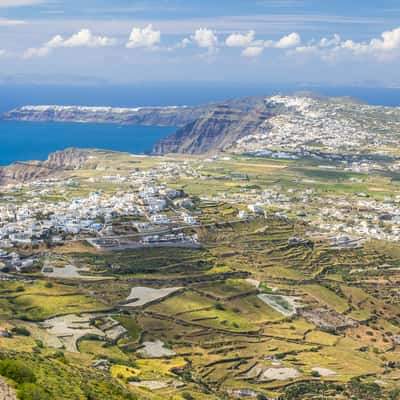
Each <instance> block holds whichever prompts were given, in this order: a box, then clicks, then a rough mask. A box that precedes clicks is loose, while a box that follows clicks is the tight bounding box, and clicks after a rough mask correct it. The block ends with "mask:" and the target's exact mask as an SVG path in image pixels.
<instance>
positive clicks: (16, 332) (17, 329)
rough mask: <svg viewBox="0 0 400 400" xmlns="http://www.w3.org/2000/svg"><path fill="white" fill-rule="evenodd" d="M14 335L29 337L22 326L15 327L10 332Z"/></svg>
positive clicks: (28, 333)
mask: <svg viewBox="0 0 400 400" xmlns="http://www.w3.org/2000/svg"><path fill="white" fill-rule="evenodd" d="M11 332H12V333H13V334H14V335H19V336H31V333H30V332H29V331H28V329H26V328H25V327H24V326H16V327H15V328H13V329H12V330H11Z"/></svg>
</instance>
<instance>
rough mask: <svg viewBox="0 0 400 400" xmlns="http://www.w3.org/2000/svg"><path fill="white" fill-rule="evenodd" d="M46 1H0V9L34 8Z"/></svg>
mask: <svg viewBox="0 0 400 400" xmlns="http://www.w3.org/2000/svg"><path fill="white" fill-rule="evenodd" d="M46 1H47V0H0V8H12V7H23V6H34V5H37V4H42V3H45V2H46Z"/></svg>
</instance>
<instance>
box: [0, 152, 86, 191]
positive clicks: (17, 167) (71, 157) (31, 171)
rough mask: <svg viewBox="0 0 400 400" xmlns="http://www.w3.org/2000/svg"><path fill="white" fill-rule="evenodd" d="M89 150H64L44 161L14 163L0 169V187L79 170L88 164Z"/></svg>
mask: <svg viewBox="0 0 400 400" xmlns="http://www.w3.org/2000/svg"><path fill="white" fill-rule="evenodd" d="M89 154H90V150H82V149H74V148H71V149H66V150H63V151H57V152H55V153H52V154H50V155H49V157H48V159H47V160H46V161H27V162H16V163H14V164H11V165H8V166H6V167H0V185H1V184H8V183H24V182H27V181H30V180H34V179H41V178H45V177H48V176H50V175H52V174H54V173H57V172H60V171H65V170H74V169H80V168H82V167H83V166H88V164H89Z"/></svg>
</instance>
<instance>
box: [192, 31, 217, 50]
mask: <svg viewBox="0 0 400 400" xmlns="http://www.w3.org/2000/svg"><path fill="white" fill-rule="evenodd" d="M192 40H193V41H194V42H195V43H196V44H197V46H199V47H201V48H205V49H208V50H209V51H213V50H215V48H216V47H217V46H218V37H217V35H216V34H215V32H214V31H212V30H211V29H207V28H200V29H197V30H196V32H195V33H194V35H193V36H192Z"/></svg>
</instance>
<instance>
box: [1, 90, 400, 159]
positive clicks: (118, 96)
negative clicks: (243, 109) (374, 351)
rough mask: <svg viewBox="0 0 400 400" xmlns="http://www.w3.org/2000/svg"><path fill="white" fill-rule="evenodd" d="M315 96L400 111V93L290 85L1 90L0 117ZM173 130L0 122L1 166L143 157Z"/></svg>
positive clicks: (99, 125) (100, 125)
mask: <svg viewBox="0 0 400 400" xmlns="http://www.w3.org/2000/svg"><path fill="white" fill-rule="evenodd" d="M298 91H312V92H314V93H319V94H321V95H326V96H352V97H356V98H359V99H361V100H363V101H365V102H366V103H369V104H376V105H385V106H400V89H388V88H361V87H320V86H307V85H295V84H292V85H289V84H279V83H277V84H267V83H265V84H263V83H259V84H251V83H249V84H237V83H234V84H233V83H220V84H218V83H170V84H166V83H152V84H137V85H123V86H122V85H121V86H110V85H103V86H87V87H82V86H73V85H69V86H57V85H47V86H46V85H0V113H1V112H4V111H8V110H11V109H13V108H16V107H20V106H24V105H38V104H59V105H89V106H114V107H138V106H165V105H185V104H186V105H194V104H204V103H209V102H216V101H223V100H226V99H230V98H238V97H246V96H258V95H265V96H269V95H273V94H276V93H293V92H298ZM173 131H174V129H173V128H158V127H137V126H117V125H102V124H75V123H36V122H35V123H32V122H4V121H0V165H5V164H9V163H11V162H14V161H24V160H33V159H35V160H44V159H46V158H47V156H48V154H49V153H50V152H53V151H55V150H61V149H64V148H66V147H70V146H76V147H92V148H101V149H110V150H120V151H128V152H132V153H143V152H147V151H149V150H151V148H152V145H153V144H154V143H155V142H156V141H158V140H159V139H161V138H163V137H166V136H168V135H169V134H170V133H172V132H173Z"/></svg>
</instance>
